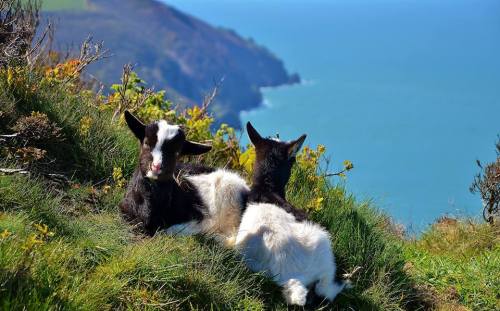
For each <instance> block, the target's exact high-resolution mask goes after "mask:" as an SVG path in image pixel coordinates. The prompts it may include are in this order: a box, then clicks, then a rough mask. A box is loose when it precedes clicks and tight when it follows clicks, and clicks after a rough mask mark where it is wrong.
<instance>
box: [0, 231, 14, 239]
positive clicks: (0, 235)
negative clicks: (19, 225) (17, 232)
mask: <svg viewBox="0 0 500 311" xmlns="http://www.w3.org/2000/svg"><path fill="white" fill-rule="evenodd" d="M11 235H12V232H10V231H9V230H7V229H3V231H2V233H0V239H2V240H4V239H6V238H8V237H10V236H11Z"/></svg>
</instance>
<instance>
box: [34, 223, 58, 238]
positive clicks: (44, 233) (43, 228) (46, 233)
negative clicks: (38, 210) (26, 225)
mask: <svg viewBox="0 0 500 311" xmlns="http://www.w3.org/2000/svg"><path fill="white" fill-rule="evenodd" d="M34 226H35V228H36V230H38V233H39V235H40V236H41V237H43V238H47V237H51V236H54V232H52V231H50V230H49V227H48V226H47V225H46V224H35V225H34Z"/></svg>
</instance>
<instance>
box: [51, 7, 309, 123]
mask: <svg viewBox="0 0 500 311" xmlns="http://www.w3.org/2000/svg"><path fill="white" fill-rule="evenodd" d="M45 7H46V8H48V9H49V10H48V11H46V12H45V16H47V17H49V18H50V19H51V20H53V21H55V23H56V28H57V29H56V46H57V47H59V48H63V49H64V48H67V47H68V46H71V45H73V46H77V45H78V44H79V43H80V42H81V41H83V40H84V38H85V37H86V36H87V35H88V34H92V35H93V36H94V38H95V39H96V40H99V41H100V40H102V41H104V43H105V46H106V47H107V48H109V49H110V50H111V52H112V53H113V57H112V58H110V59H108V60H106V61H104V62H101V63H99V64H98V65H96V66H94V67H92V68H91V69H90V73H91V74H93V75H95V76H96V77H97V78H98V79H100V80H102V81H103V82H105V83H108V84H109V83H113V82H116V80H117V78H118V77H119V76H120V72H121V69H122V66H123V64H125V63H128V62H130V63H132V64H136V65H137V66H136V70H137V71H138V73H139V75H140V76H141V77H142V78H144V79H145V80H146V81H147V82H148V83H149V84H151V85H154V86H155V87H156V88H157V89H160V88H162V89H163V88H167V89H168V90H169V91H170V94H169V95H170V96H171V97H173V99H175V101H176V102H177V103H192V102H200V100H201V99H202V98H203V96H204V95H205V94H206V93H207V92H208V91H210V90H211V89H212V88H213V87H214V85H215V84H216V82H218V81H220V80H221V78H224V82H223V87H222V89H221V92H220V95H219V97H218V101H217V102H216V104H215V105H214V107H213V110H214V112H215V113H216V115H217V116H218V117H219V118H220V119H221V120H222V121H224V122H228V123H230V124H231V125H235V126H238V125H239V123H238V113H239V111H241V110H244V109H249V108H252V107H256V106H257V105H258V104H259V103H260V102H261V99H262V98H261V94H260V91H259V88H260V87H263V86H277V85H281V84H286V83H290V82H297V81H298V80H299V78H298V76H296V75H292V76H290V75H289V74H288V73H287V71H286V69H285V68H284V65H283V63H282V61H280V60H279V59H278V58H276V57H275V56H274V55H273V54H272V53H271V52H269V51H268V50H266V49H265V48H263V47H261V46H258V45H257V44H255V42H253V41H252V40H247V39H243V38H241V37H240V36H238V35H237V34H236V33H235V32H233V31H231V30H227V29H221V28H216V27H213V26H211V25H208V24H207V23H205V22H203V21H201V20H199V19H197V18H194V17H192V16H189V15H187V14H184V13H182V12H180V11H178V10H176V9H174V8H172V7H169V6H167V5H165V4H163V3H160V2H157V1H154V0H87V1H82V0H78V1H67V0H58V1H55V0H52V1H46V6H45ZM54 9H55V10H54Z"/></svg>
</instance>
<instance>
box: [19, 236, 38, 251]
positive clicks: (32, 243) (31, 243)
mask: <svg viewBox="0 0 500 311" xmlns="http://www.w3.org/2000/svg"><path fill="white" fill-rule="evenodd" d="M40 244H43V240H41V239H40V238H39V237H38V235H37V234H32V235H30V236H29V238H27V239H26V241H25V242H24V244H23V246H22V249H24V250H27V251H29V250H32V249H33V248H34V247H36V246H37V245H40Z"/></svg>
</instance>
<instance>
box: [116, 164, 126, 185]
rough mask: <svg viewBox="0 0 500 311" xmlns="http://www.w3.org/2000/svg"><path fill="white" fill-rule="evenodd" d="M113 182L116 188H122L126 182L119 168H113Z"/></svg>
mask: <svg viewBox="0 0 500 311" xmlns="http://www.w3.org/2000/svg"><path fill="white" fill-rule="evenodd" d="M113 180H114V182H115V184H116V186H117V187H118V188H123V186H125V184H126V183H127V181H126V180H125V178H124V177H123V171H122V169H121V167H115V168H113Z"/></svg>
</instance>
